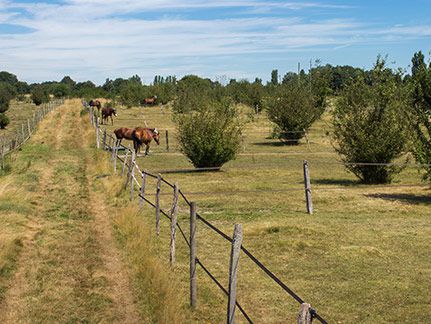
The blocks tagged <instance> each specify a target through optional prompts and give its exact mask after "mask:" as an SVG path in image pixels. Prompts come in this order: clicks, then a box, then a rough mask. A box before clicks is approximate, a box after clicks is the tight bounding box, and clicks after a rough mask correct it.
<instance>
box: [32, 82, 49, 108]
mask: <svg viewBox="0 0 431 324" xmlns="http://www.w3.org/2000/svg"><path fill="white" fill-rule="evenodd" d="M31 100H33V103H34V104H35V105H36V106H39V105H41V104H43V103H45V102H49V94H48V91H47V89H46V88H45V87H43V86H41V85H37V86H34V87H33V90H32V91H31Z"/></svg>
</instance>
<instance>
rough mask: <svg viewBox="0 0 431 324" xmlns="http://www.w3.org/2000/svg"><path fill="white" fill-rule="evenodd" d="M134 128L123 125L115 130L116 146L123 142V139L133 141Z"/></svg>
mask: <svg viewBox="0 0 431 324" xmlns="http://www.w3.org/2000/svg"><path fill="white" fill-rule="evenodd" d="M134 130H135V129H134V128H126V127H121V128H117V129H116V130H114V134H115V137H116V138H117V142H116V146H118V145H120V144H121V141H122V140H123V139H126V140H130V141H133V132H134Z"/></svg>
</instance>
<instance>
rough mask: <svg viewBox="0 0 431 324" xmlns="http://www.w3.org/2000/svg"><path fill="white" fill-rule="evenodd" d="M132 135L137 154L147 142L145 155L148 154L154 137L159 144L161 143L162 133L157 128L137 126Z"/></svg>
mask: <svg viewBox="0 0 431 324" xmlns="http://www.w3.org/2000/svg"><path fill="white" fill-rule="evenodd" d="M132 137H133V147H134V149H135V152H136V154H138V152H139V149H140V147H141V145H142V144H145V146H146V147H145V155H148V151H149V150H150V143H151V140H152V139H154V141H155V142H156V143H157V145H159V144H160V134H159V132H158V131H157V128H143V127H136V128H135V130H134V131H133V133H132Z"/></svg>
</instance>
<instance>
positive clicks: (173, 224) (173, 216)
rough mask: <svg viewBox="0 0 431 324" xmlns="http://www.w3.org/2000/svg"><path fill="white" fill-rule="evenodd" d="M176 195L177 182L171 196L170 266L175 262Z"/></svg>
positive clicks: (177, 191) (177, 195) (177, 193)
mask: <svg viewBox="0 0 431 324" xmlns="http://www.w3.org/2000/svg"><path fill="white" fill-rule="evenodd" d="M178 197H179V187H178V183H175V184H174V197H173V201H172V208H171V242H170V246H169V247H170V249H169V251H170V253H169V263H170V265H171V267H172V266H173V265H174V264H175V233H176V229H177V217H178Z"/></svg>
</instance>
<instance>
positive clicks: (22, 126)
mask: <svg viewBox="0 0 431 324" xmlns="http://www.w3.org/2000/svg"><path fill="white" fill-rule="evenodd" d="M21 131H22V143H24V141H25V131H24V124H21Z"/></svg>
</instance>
